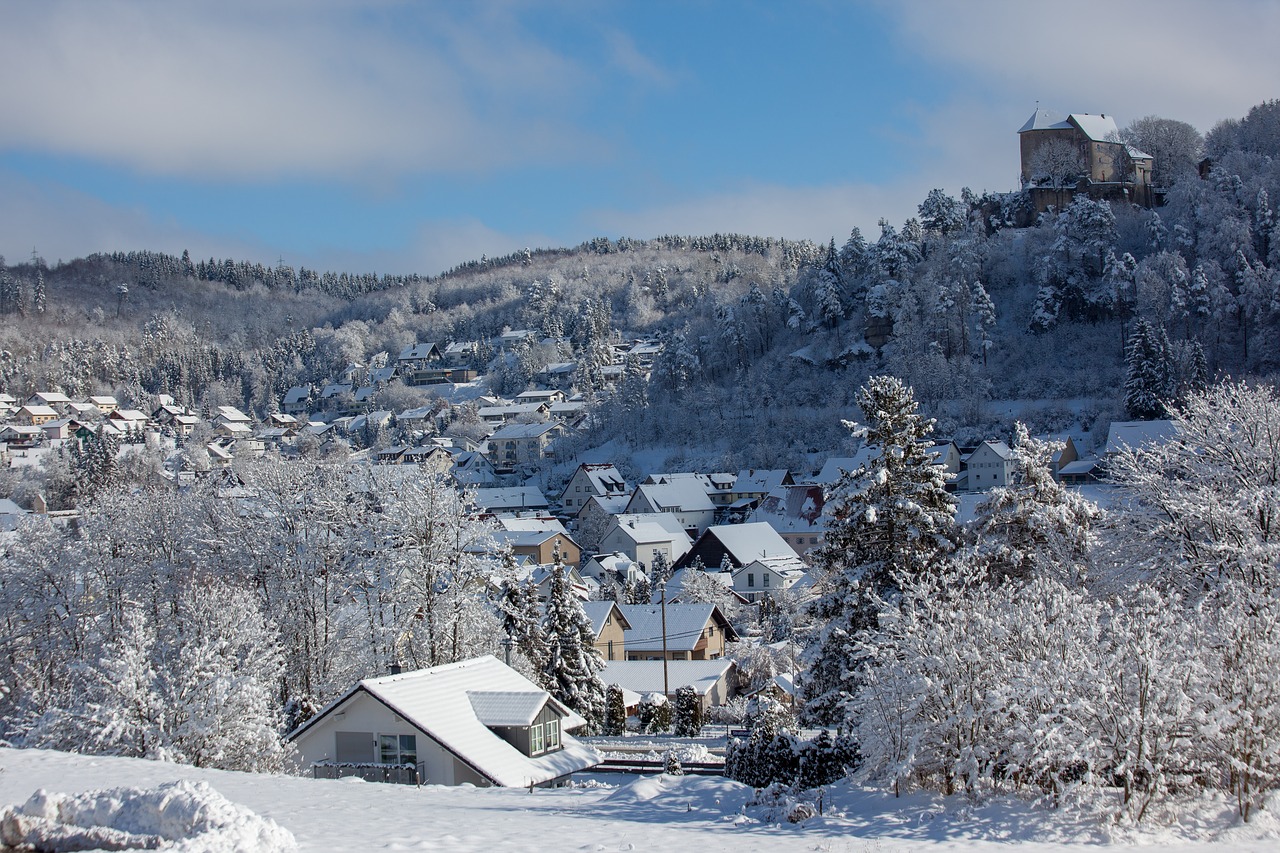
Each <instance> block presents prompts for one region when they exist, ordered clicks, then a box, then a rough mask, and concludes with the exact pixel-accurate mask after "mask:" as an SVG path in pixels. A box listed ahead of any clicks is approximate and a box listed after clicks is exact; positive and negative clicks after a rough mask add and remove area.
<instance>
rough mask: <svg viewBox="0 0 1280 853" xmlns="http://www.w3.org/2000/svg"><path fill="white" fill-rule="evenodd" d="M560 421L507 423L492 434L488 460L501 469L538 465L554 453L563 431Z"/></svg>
mask: <svg viewBox="0 0 1280 853" xmlns="http://www.w3.org/2000/svg"><path fill="white" fill-rule="evenodd" d="M564 432H565V430H564V427H563V426H562V425H560V424H558V423H545V424H507V425H505V426H502V427H499V428H498V429H497V430H496V431H495V432H494V433H493V435H491V436H489V461H490V462H491V463H493V469H494V470H495V471H497V472H499V473H503V472H510V471H514V470H515V469H516V468H519V467H521V466H525V465H537V464H538V463H539V462H541V461H542V460H543V459H547V458H550V457H552V456H554V453H553V451H552V447H553V445H554V443H555V441H556V439H558V438H560V437H561V436H562V435H564Z"/></svg>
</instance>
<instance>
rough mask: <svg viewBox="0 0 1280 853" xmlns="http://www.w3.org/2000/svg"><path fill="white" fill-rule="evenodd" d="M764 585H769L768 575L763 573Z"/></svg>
mask: <svg viewBox="0 0 1280 853" xmlns="http://www.w3.org/2000/svg"><path fill="white" fill-rule="evenodd" d="M764 585H765V586H768V585H769V576H768V575H765V576H764Z"/></svg>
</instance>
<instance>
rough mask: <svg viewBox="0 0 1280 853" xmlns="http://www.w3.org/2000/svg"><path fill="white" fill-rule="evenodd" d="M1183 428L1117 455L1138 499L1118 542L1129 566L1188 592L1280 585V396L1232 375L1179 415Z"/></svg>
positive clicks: (1115, 470)
mask: <svg viewBox="0 0 1280 853" xmlns="http://www.w3.org/2000/svg"><path fill="white" fill-rule="evenodd" d="M1171 419H1172V421H1173V428H1174V431H1175V436H1174V437H1173V438H1172V439H1171V440H1168V441H1163V442H1153V443H1150V444H1146V445H1143V446H1141V447H1137V448H1128V449H1126V450H1125V451H1124V452H1122V453H1120V454H1117V455H1116V456H1115V458H1113V459H1112V460H1111V461H1110V463H1109V469H1110V476H1111V478H1112V479H1113V480H1114V481H1115V482H1117V483H1118V484H1120V485H1121V486H1123V487H1125V488H1126V489H1127V490H1128V492H1129V494H1130V495H1131V499H1130V500H1129V501H1128V502H1127V507H1128V511H1127V512H1126V513H1125V514H1124V515H1123V516H1122V517H1121V519H1120V520H1121V521H1123V525H1122V526H1121V527H1120V528H1119V529H1118V530H1117V533H1118V538H1117V539H1116V547H1118V548H1120V549H1123V556H1124V559H1123V561H1122V562H1121V564H1122V565H1125V566H1129V567H1132V569H1134V570H1141V571H1146V572H1150V573H1152V574H1154V575H1155V576H1157V577H1159V578H1160V579H1161V580H1162V581H1164V582H1166V583H1169V584H1171V585H1174V586H1177V587H1180V588H1182V589H1183V590H1184V591H1185V592H1186V594H1187V595H1188V596H1189V597H1192V598H1195V597H1198V596H1200V595H1203V594H1204V591H1205V590H1206V589H1212V588H1213V587H1215V586H1217V585H1218V584H1220V583H1222V582H1224V581H1227V580H1235V581H1237V582H1239V583H1243V584H1246V585H1249V586H1252V587H1254V588H1257V589H1261V590H1276V589H1280V538H1278V537H1277V536H1276V529H1277V515H1278V513H1280V500H1278V499H1277V494H1280V491H1278V490H1280V394H1277V391H1276V389H1275V388H1274V387H1272V386H1269V385H1261V384H1259V385H1251V384H1249V383H1245V382H1223V383H1220V384H1217V385H1214V386H1212V387H1211V388H1209V389H1208V390H1207V391H1205V392H1203V393H1200V394H1192V395H1191V396H1190V397H1189V398H1188V399H1187V401H1186V403H1185V404H1184V405H1183V406H1181V407H1179V408H1177V409H1175V411H1174V412H1173V413H1172V416H1171Z"/></svg>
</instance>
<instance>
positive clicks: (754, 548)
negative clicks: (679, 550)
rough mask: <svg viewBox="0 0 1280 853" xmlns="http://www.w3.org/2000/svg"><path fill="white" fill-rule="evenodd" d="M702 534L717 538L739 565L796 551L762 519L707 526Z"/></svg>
mask: <svg viewBox="0 0 1280 853" xmlns="http://www.w3.org/2000/svg"><path fill="white" fill-rule="evenodd" d="M703 536H714V537H715V538H716V539H717V540H719V542H720V544H721V545H723V546H724V549H725V550H726V551H728V552H729V555H730V556H731V557H732V558H733V560H734V562H736V563H738V564H739V565H741V564H743V563H750V562H751V561H752V560H758V559H760V558H761V557H780V556H790V557H794V556H795V553H796V552H795V549H794V548H792V547H791V546H790V545H788V544H787V540H785V539H783V538H782V537H781V536H780V535H778V531H776V530H774V529H773V527H772V526H770V525H768V524H766V523H764V522H763V521H754V522H748V523H746V524H722V525H718V526H716V527H709V528H707V531H706V533H704V534H703ZM695 547H696V546H695Z"/></svg>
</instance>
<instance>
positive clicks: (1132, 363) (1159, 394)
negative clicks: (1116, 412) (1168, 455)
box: [1124, 319, 1174, 420]
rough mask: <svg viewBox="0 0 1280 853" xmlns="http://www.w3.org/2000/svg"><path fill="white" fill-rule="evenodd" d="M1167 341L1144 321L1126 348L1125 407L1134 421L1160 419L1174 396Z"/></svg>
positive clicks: (1130, 337) (1158, 331) (1166, 338)
mask: <svg viewBox="0 0 1280 853" xmlns="http://www.w3.org/2000/svg"><path fill="white" fill-rule="evenodd" d="M1169 349H1170V348H1169V339H1168V337H1167V336H1166V335H1165V334H1164V330H1163V329H1156V328H1155V327H1153V326H1152V325H1151V324H1150V323H1148V322H1147V321H1146V320H1145V319H1142V320H1139V321H1138V322H1137V324H1136V325H1135V326H1134V329H1133V334H1132V335H1130V336H1129V343H1128V346H1127V347H1126V348H1125V381H1124V408H1125V412H1126V413H1127V414H1128V415H1129V417H1131V418H1134V419H1136V420H1152V419H1155V418H1163V417H1164V416H1165V415H1166V414H1168V411H1169V410H1168V403H1169V401H1170V400H1171V399H1172V397H1173V392H1174V380H1173V376H1172V375H1171V374H1172V364H1171V357H1170V352H1169Z"/></svg>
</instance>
